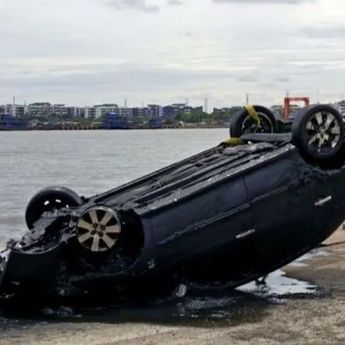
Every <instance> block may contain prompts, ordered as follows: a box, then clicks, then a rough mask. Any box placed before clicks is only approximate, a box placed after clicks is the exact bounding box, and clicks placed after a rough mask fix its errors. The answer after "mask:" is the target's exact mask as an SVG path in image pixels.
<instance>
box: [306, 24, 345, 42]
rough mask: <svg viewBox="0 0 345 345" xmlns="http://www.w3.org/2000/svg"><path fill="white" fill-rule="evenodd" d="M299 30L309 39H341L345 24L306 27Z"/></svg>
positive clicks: (344, 32)
mask: <svg viewBox="0 0 345 345" xmlns="http://www.w3.org/2000/svg"><path fill="white" fill-rule="evenodd" d="M301 32H302V33H303V34H305V35H306V36H307V37H308V38H311V39H341V40H343V38H344V36H345V26H335V27H325V26H323V27H306V28H302V29H301Z"/></svg>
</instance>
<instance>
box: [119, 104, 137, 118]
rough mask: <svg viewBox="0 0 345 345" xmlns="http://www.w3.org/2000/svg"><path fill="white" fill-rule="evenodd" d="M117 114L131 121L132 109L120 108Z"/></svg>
mask: <svg viewBox="0 0 345 345" xmlns="http://www.w3.org/2000/svg"><path fill="white" fill-rule="evenodd" d="M118 114H119V116H121V117H124V118H126V119H131V118H132V117H133V108H127V107H121V108H118Z"/></svg>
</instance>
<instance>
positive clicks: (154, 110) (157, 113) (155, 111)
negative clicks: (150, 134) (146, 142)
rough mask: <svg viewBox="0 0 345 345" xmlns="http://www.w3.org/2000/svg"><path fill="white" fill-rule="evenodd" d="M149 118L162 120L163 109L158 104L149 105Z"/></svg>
mask: <svg viewBox="0 0 345 345" xmlns="http://www.w3.org/2000/svg"><path fill="white" fill-rule="evenodd" d="M147 110H148V116H150V117H151V118H161V117H162V116H163V108H162V106H160V105H157V104H148V105H147Z"/></svg>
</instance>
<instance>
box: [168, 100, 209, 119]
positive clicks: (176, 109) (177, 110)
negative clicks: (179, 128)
mask: <svg viewBox="0 0 345 345" xmlns="http://www.w3.org/2000/svg"><path fill="white" fill-rule="evenodd" d="M194 111H195V112H202V111H203V108H202V106H200V107H191V106H189V105H187V104H185V103H175V104H172V105H167V106H165V107H163V118H164V119H165V120H174V119H175V118H176V116H177V115H178V114H182V113H187V114H190V113H192V112H194Z"/></svg>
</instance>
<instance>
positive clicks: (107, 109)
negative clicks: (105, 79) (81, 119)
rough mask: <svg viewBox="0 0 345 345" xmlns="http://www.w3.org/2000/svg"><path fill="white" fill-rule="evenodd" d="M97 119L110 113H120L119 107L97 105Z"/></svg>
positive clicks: (115, 105)
mask: <svg viewBox="0 0 345 345" xmlns="http://www.w3.org/2000/svg"><path fill="white" fill-rule="evenodd" d="M94 108H95V118H96V119H98V118H100V117H104V116H106V115H107V114H109V113H118V109H119V107H118V105H117V104H99V105H95V106H94Z"/></svg>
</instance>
